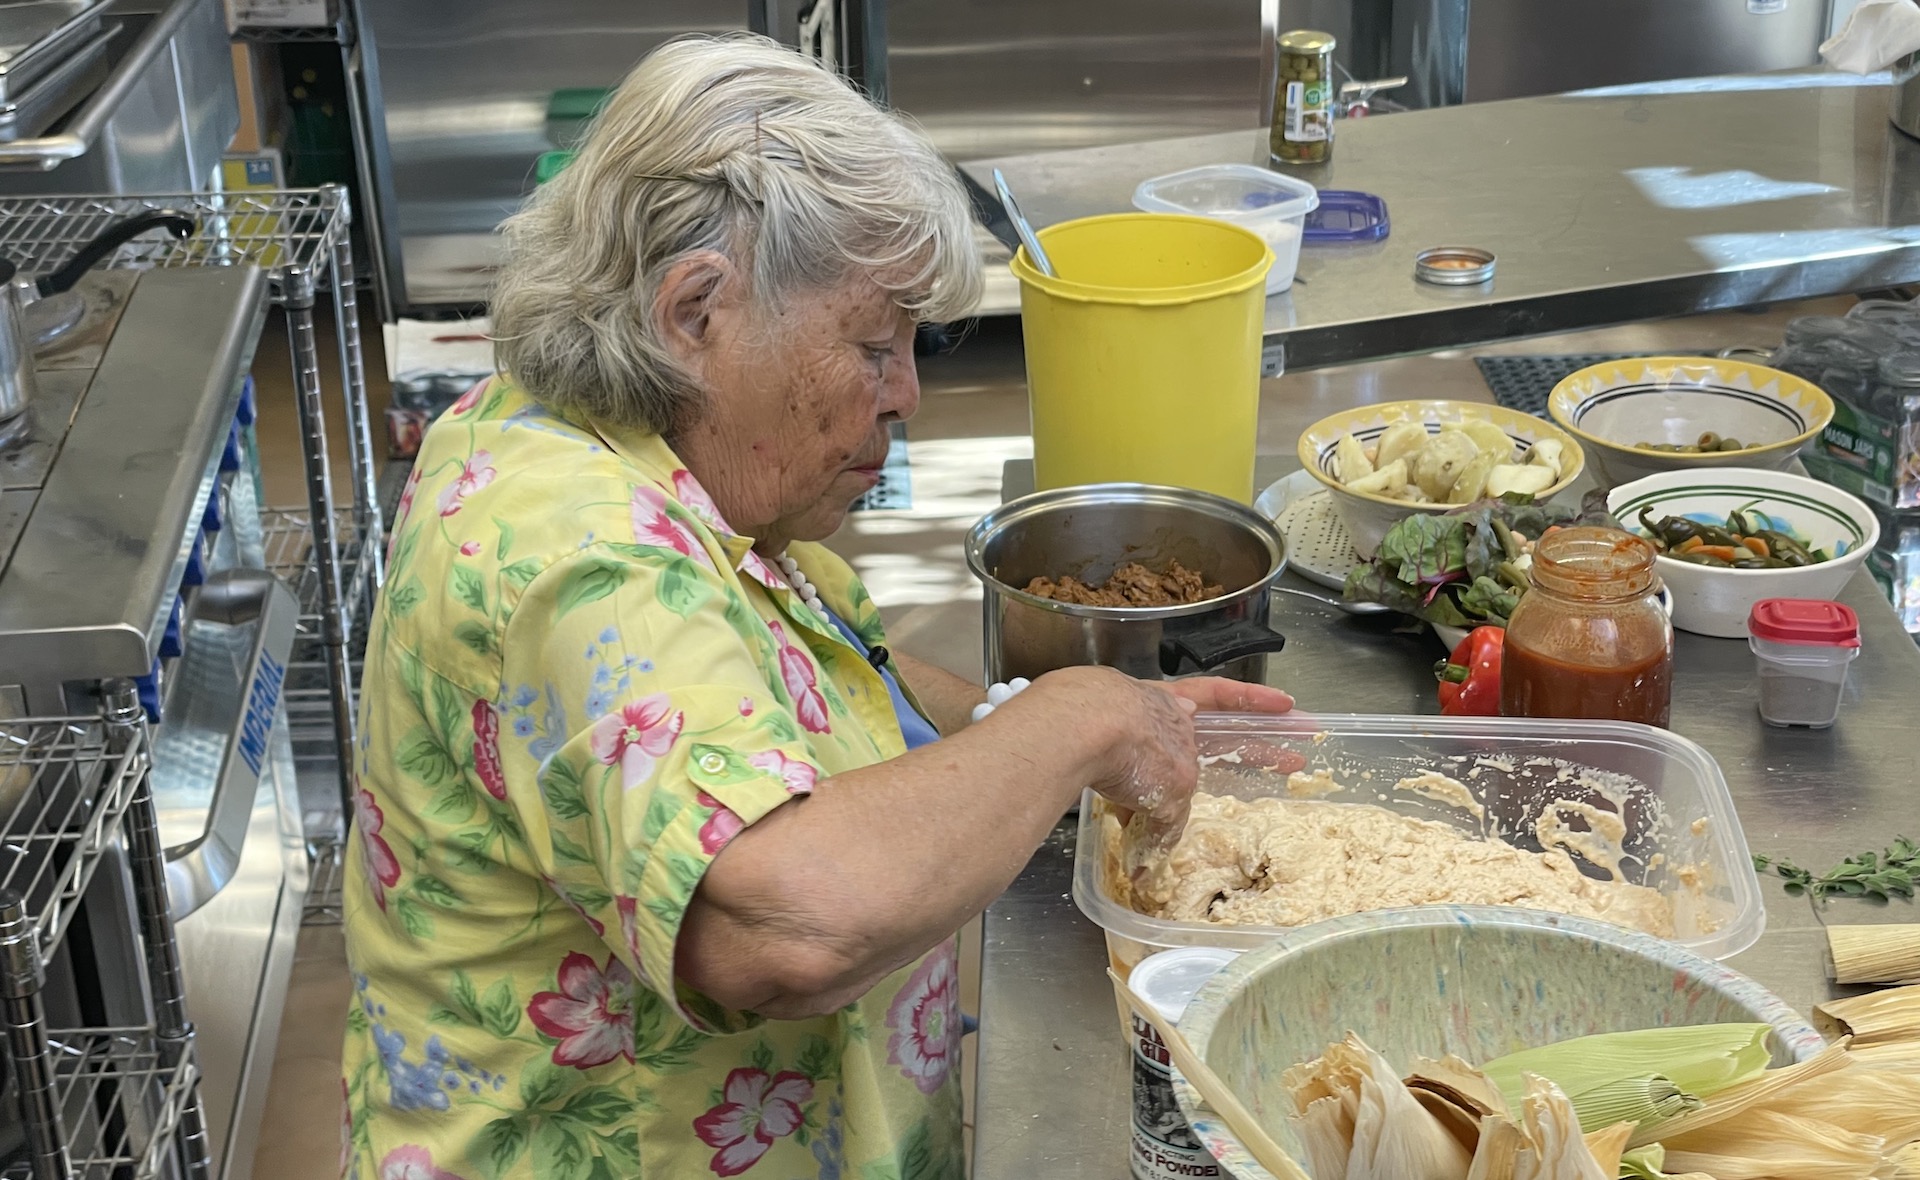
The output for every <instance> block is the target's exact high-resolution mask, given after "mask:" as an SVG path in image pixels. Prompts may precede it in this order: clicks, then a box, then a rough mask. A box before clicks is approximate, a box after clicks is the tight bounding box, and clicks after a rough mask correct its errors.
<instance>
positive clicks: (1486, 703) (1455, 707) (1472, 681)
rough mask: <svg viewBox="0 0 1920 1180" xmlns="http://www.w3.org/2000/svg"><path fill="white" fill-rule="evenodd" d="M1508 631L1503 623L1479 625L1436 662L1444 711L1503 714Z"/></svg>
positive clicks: (1458, 714)
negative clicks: (1502, 677)
mask: <svg viewBox="0 0 1920 1180" xmlns="http://www.w3.org/2000/svg"><path fill="white" fill-rule="evenodd" d="M1506 642H1507V633H1506V630H1505V629H1504V628H1500V627H1475V628H1474V629H1473V630H1472V631H1470V632H1468V633H1467V637H1466V638H1465V639H1462V640H1461V641H1460V646H1458V647H1456V648H1454V649H1453V654H1452V655H1451V656H1449V657H1448V658H1446V659H1444V660H1442V661H1440V663H1439V664H1437V665H1435V666H1434V669H1433V672H1434V675H1435V676H1436V677H1438V678H1439V680H1440V712H1441V713H1442V714H1444V715H1446V716H1448V717H1498V716H1499V715H1500V655H1501V651H1502V649H1503V648H1504V647H1505V646H1506Z"/></svg>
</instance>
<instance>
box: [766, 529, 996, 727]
mask: <svg viewBox="0 0 1920 1180" xmlns="http://www.w3.org/2000/svg"><path fill="white" fill-rule="evenodd" d="M778 560H779V562H780V572H781V573H783V574H785V575H786V576H787V584H788V585H790V586H792V587H793V592H794V593H795V594H798V595H799V596H800V598H801V600H802V601H803V602H805V603H806V604H807V605H808V606H810V607H812V608H813V609H814V610H816V611H819V612H820V614H821V615H822V616H825V615H826V613H827V607H826V604H825V603H823V602H821V601H820V591H818V590H816V589H814V585H813V583H812V582H809V581H807V575H805V574H803V573H801V572H800V563H799V562H797V561H795V560H794V559H793V558H791V557H788V556H787V555H786V554H784V553H782V554H781V555H780V557H779V559H778ZM1029 683H1030V681H1028V680H1027V678H1026V677H1024V676H1015V677H1014V678H1013V679H1012V680H1009V681H1007V682H1006V683H1005V684H995V685H992V686H990V687H989V688H988V689H987V699H986V700H984V701H982V702H981V703H979V704H977V705H975V706H974V707H973V720H975V721H980V720H982V719H984V718H985V717H986V716H987V714H989V713H991V712H993V711H994V709H995V708H997V707H999V706H1000V705H1004V704H1006V703H1007V702H1008V701H1010V700H1012V699H1013V698H1014V697H1015V696H1017V695H1018V694H1019V692H1020V690H1021V689H1023V688H1026V687H1027V685H1028V684H1029Z"/></svg>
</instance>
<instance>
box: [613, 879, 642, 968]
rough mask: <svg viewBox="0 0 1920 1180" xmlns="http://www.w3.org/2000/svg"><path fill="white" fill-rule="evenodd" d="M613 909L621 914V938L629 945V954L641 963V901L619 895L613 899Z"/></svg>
mask: <svg viewBox="0 0 1920 1180" xmlns="http://www.w3.org/2000/svg"><path fill="white" fill-rule="evenodd" d="M613 908H614V909H615V910H617V911H619V914H620V937H621V939H622V940H623V941H625V942H626V944H627V953H628V954H629V955H632V956H633V961H634V962H636V963H638V962H639V961H640V899H639V898H637V897H628V896H626V895H625V894H620V895H617V896H616V897H615V898H614V899H613Z"/></svg>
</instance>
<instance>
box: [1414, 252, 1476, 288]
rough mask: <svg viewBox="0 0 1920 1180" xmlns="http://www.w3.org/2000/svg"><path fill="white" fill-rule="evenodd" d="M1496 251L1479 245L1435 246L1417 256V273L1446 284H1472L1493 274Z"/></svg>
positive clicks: (1415, 265) (1415, 274)
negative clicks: (1483, 248)
mask: <svg viewBox="0 0 1920 1180" xmlns="http://www.w3.org/2000/svg"><path fill="white" fill-rule="evenodd" d="M1493 267H1494V257H1493V251H1491V250H1482V249H1481V248H1480V247H1478V246H1435V247H1433V248H1432V249H1431V250H1422V251H1420V253H1418V254H1416V255H1414V256H1413V277H1414V278H1416V279H1419V280H1420V281H1421V282H1423V283H1439V284H1440V285H1442V286H1446V287H1471V286H1473V285H1474V284H1475V283H1484V282H1486V281H1487V280H1488V279H1491V278H1492V277H1493Z"/></svg>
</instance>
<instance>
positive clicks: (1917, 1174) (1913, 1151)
mask: <svg viewBox="0 0 1920 1180" xmlns="http://www.w3.org/2000/svg"><path fill="white" fill-rule="evenodd" d="M1889 1163H1890V1164H1891V1165H1892V1166H1891V1167H1890V1168H1889V1169H1888V1170H1887V1173H1886V1180H1920V1143H1911V1144H1908V1145H1907V1146H1905V1147H1903V1148H1901V1149H1900V1150H1899V1151H1896V1152H1894V1153H1893V1158H1892V1159H1891V1160H1890V1161H1889Z"/></svg>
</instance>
